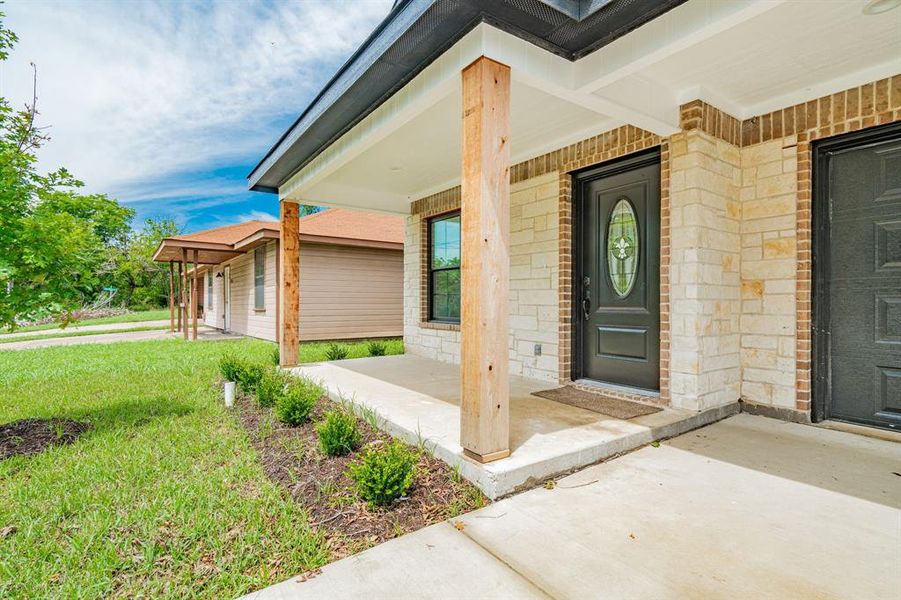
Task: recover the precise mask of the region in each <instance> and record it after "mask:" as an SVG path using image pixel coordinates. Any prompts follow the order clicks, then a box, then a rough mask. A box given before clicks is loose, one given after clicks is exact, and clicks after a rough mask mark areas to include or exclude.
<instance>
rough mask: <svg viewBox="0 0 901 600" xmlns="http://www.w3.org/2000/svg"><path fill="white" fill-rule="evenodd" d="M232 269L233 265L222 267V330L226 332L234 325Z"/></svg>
mask: <svg viewBox="0 0 901 600" xmlns="http://www.w3.org/2000/svg"><path fill="white" fill-rule="evenodd" d="M231 270H232V268H231V266H226V267H224V268H223V269H222V331H225V332H228V331H229V330H230V329H231V325H232V319H231V312H232V283H231Z"/></svg>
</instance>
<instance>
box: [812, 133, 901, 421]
mask: <svg viewBox="0 0 901 600" xmlns="http://www.w3.org/2000/svg"><path fill="white" fill-rule="evenodd" d="M816 169H817V184H816V185H817V187H816V190H815V202H816V205H817V207H818V211H817V213H816V216H815V218H816V219H817V223H816V230H815V234H814V235H815V236H816V246H815V256H814V261H815V263H816V272H815V278H816V292H817V293H816V297H815V303H816V304H815V307H816V324H817V329H816V330H815V333H816V334H817V335H815V344H816V345H815V347H814V352H815V359H816V363H815V375H816V393H817V398H816V401H817V408H818V411H817V412H819V414H818V415H817V416H818V417H819V418H823V417H825V418H832V419H839V420H843V421H853V422H856V423H862V424H865V425H875V426H878V427H887V428H891V429H901V127H890V128H880V129H876V130H872V131H869V132H864V133H858V134H854V135H851V136H845V137H842V138H837V139H835V140H830V141H828V142H825V143H822V144H820V145H818V146H817V162H816Z"/></svg>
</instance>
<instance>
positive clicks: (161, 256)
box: [153, 238, 243, 265]
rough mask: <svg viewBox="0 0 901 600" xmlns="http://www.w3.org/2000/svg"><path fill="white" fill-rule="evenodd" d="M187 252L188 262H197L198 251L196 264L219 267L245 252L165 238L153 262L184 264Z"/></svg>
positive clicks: (221, 246)
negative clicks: (195, 255)
mask: <svg viewBox="0 0 901 600" xmlns="http://www.w3.org/2000/svg"><path fill="white" fill-rule="evenodd" d="M185 251H187V257H188V260H187V262H191V263H193V262H195V261H194V252H195V251H196V252H197V261H196V262H197V263H198V264H209V265H218V264H219V263H223V262H225V261H227V260H231V259H232V258H235V257H237V256H240V255H241V254H243V252H239V251H236V250H235V249H234V248H233V247H232V246H231V245H230V244H218V243H215V242H192V241H188V240H179V239H175V238H165V239H163V240H162V241H161V242H160V245H159V247H158V248H157V249H156V252H154V254H153V260H154V261H155V262H182V261H183V260H184V252H185Z"/></svg>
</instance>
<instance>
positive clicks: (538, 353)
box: [535, 344, 541, 356]
mask: <svg viewBox="0 0 901 600" xmlns="http://www.w3.org/2000/svg"><path fill="white" fill-rule="evenodd" d="M535 356H541V344H535Z"/></svg>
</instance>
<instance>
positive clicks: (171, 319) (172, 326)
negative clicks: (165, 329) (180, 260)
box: [169, 260, 175, 333]
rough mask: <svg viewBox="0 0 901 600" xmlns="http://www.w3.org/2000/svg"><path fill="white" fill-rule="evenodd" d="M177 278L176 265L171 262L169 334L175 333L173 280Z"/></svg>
mask: <svg viewBox="0 0 901 600" xmlns="http://www.w3.org/2000/svg"><path fill="white" fill-rule="evenodd" d="M174 276H175V264H173V262H172V261H171V260H170V261H169V333H175V298H173V294H174V293H175V285H174V284H175V282H174V281H172V279H173V278H174Z"/></svg>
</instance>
